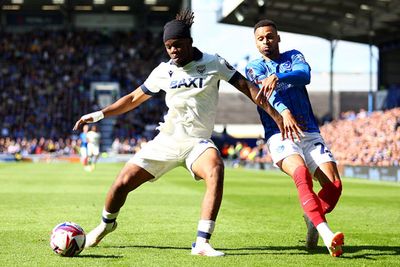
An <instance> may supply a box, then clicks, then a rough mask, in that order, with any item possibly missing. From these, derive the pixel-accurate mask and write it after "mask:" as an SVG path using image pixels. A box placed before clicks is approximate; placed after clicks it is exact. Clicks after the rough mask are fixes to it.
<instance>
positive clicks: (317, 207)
mask: <svg viewBox="0 0 400 267" xmlns="http://www.w3.org/2000/svg"><path fill="white" fill-rule="evenodd" d="M293 179H294V182H295V184H296V187H297V191H298V193H299V199H300V204H301V206H302V208H303V210H304V212H305V213H306V215H307V216H308V218H310V220H311V221H312V223H313V224H314V226H317V225H318V224H320V223H322V222H326V219H325V216H324V213H323V211H322V208H321V203H320V201H319V199H318V197H317V195H316V194H315V193H314V191H313V189H312V187H313V184H312V178H311V175H310V173H309V172H308V169H307V168H306V167H305V166H300V167H297V169H296V170H295V171H294V174H293Z"/></svg>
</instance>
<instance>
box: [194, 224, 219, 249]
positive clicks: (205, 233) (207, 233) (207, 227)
mask: <svg viewBox="0 0 400 267" xmlns="http://www.w3.org/2000/svg"><path fill="white" fill-rule="evenodd" d="M214 228H215V222H214V221H211V220H200V221H199V225H198V226H197V238H196V244H199V243H205V242H207V241H208V240H209V239H210V238H211V235H212V233H213V232H214Z"/></svg>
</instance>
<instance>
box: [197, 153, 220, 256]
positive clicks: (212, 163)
mask: <svg viewBox="0 0 400 267" xmlns="http://www.w3.org/2000/svg"><path fill="white" fill-rule="evenodd" d="M191 170H192V172H193V174H194V175H195V176H196V177H201V178H202V179H203V180H204V181H205V183H206V192H205V194H204V198H203V202H202V206H201V215H200V221H199V224H198V231H197V238H196V242H195V243H193V244H192V254H193V255H203V256H223V255H224V253H223V252H220V251H216V250H215V249H213V248H212V247H211V245H210V244H209V240H210V238H211V235H212V233H213V231H214V227H215V220H216V218H217V215H218V211H219V208H220V206H221V201H222V194H223V183H224V163H223V161H222V159H221V157H220V155H219V152H218V150H217V149H216V148H214V147H209V148H207V149H206V150H205V151H204V152H203V153H202V154H201V155H200V156H199V157H198V158H197V159H196V160H195V161H194V162H193V164H191Z"/></svg>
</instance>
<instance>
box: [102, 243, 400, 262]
mask: <svg viewBox="0 0 400 267" xmlns="http://www.w3.org/2000/svg"><path fill="white" fill-rule="evenodd" d="M105 248H120V249H125V248H139V249H167V250H168V249H171V250H189V249H190V247H189V246H188V247H186V246H185V247H177V246H152V245H126V246H105ZM216 249H217V250H221V251H223V252H225V253H226V255H227V256H239V255H263V254H275V255H276V254H287V255H307V254H309V255H316V254H327V253H328V251H327V249H326V248H325V247H323V246H319V247H318V248H316V249H314V250H307V249H306V248H305V247H304V246H259V247H239V248H216ZM343 251H344V254H343V256H342V257H341V258H348V259H358V258H361V259H370V260H376V257H380V256H398V255H400V246H369V245H364V246H344V247H343Z"/></svg>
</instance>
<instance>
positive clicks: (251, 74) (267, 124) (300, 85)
mask: <svg viewBox="0 0 400 267" xmlns="http://www.w3.org/2000/svg"><path fill="white" fill-rule="evenodd" d="M310 71H311V69H310V66H309V65H308V63H307V62H306V61H305V59H304V56H303V54H301V53H300V52H299V51H297V50H290V51H287V52H284V53H282V54H280V57H279V59H278V60H276V61H274V60H270V61H266V60H265V59H264V58H259V59H255V60H253V61H251V62H249V63H248V64H247V66H246V76H247V78H248V79H249V80H250V81H252V82H253V83H254V84H256V85H258V86H259V87H260V88H261V87H262V84H261V81H262V80H264V79H265V78H267V77H268V76H270V75H272V74H274V73H275V74H276V75H277V77H278V78H279V81H278V84H277V86H276V88H275V90H274V92H273V93H272V96H271V97H270V99H269V102H270V104H271V105H272V106H273V107H274V108H275V109H276V110H277V111H278V112H279V113H281V112H282V111H283V110H285V109H287V108H288V109H289V110H290V112H291V113H292V114H293V116H294V117H295V118H296V120H297V122H298V123H299V124H300V126H301V127H302V129H303V131H305V132H319V128H318V123H317V120H316V119H315V116H314V113H313V110H312V107H311V103H310V99H309V97H308V93H307V89H306V84H309V83H310V77H311V74H310ZM257 110H258V113H259V114H260V119H261V122H262V124H263V126H264V131H265V139H268V138H269V137H271V135H273V134H276V133H279V128H278V126H277V125H276V123H275V122H274V120H273V119H272V118H271V117H270V116H269V115H268V113H266V112H265V111H264V110H263V109H261V108H259V107H257Z"/></svg>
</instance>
